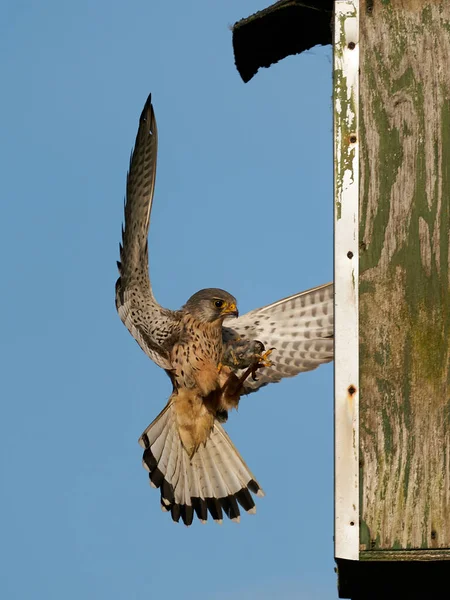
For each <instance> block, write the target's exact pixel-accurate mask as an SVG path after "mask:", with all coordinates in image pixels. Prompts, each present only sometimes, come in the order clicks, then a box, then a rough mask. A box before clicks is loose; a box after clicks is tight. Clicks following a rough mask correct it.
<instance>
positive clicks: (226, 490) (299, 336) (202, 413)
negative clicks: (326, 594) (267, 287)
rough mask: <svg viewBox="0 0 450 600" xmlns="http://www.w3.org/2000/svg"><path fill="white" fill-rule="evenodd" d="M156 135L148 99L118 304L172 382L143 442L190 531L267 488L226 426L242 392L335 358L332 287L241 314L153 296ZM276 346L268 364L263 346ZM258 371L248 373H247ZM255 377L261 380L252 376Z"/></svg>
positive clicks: (203, 299) (215, 295) (159, 483)
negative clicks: (166, 304) (170, 305)
mask: <svg viewBox="0 0 450 600" xmlns="http://www.w3.org/2000/svg"><path fill="white" fill-rule="evenodd" d="M157 145H158V132H157V127H156V120H155V114H154V110H153V106H152V104H151V98H150V97H149V98H148V100H147V102H146V104H145V106H144V109H143V111H142V114H141V118H140V122H139V128H138V133H137V136H136V142H135V147H134V151H133V153H132V155H131V161H130V168H129V173H128V177H127V188H126V201H125V225H124V227H123V229H122V244H121V246H120V262H118V268H119V275H120V276H119V279H118V280H117V283H116V307H117V311H118V313H119V316H120V318H121V320H122V321H123V323H124V324H125V326H126V327H127V328H128V330H129V331H130V333H131V335H132V336H133V337H134V338H135V339H136V341H137V342H138V344H139V345H140V347H141V348H142V349H143V350H144V352H145V353H146V354H147V355H148V356H149V357H150V358H151V359H152V360H153V361H154V362H155V363H156V364H157V365H159V366H160V367H161V368H163V369H165V370H166V372H167V374H168V375H169V377H170V380H171V382H172V393H171V396H170V398H169V401H168V403H167V405H166V407H165V408H164V410H163V411H162V412H161V413H160V414H159V415H158V417H157V418H156V419H155V420H154V421H153V422H152V423H151V424H150V425H149V426H148V427H147V429H146V430H145V431H144V433H143V434H142V435H141V437H140V438H139V443H140V445H141V446H142V447H143V449H144V454H143V464H144V466H145V468H146V469H147V470H148V471H149V477H150V483H151V484H152V486H154V487H157V488H159V489H160V492H161V507H162V509H163V510H164V511H169V512H170V513H171V515H172V519H173V520H175V521H178V520H179V519H182V521H183V522H184V523H185V524H186V525H190V524H191V522H192V520H193V517H194V514H196V515H197V517H198V518H199V519H200V520H201V521H206V520H207V517H208V514H209V515H210V516H211V517H212V518H213V519H214V520H215V521H219V522H220V521H221V520H222V518H223V514H225V515H226V516H228V517H229V518H230V519H232V520H239V515H240V509H239V506H240V507H241V508H243V509H244V510H246V511H247V512H249V513H253V512H255V511H256V507H255V503H254V500H253V497H252V494H255V495H257V496H262V495H263V491H262V489H261V487H260V485H259V484H258V483H257V481H256V479H255V477H254V476H253V474H252V473H251V471H250V470H249V468H248V467H247V465H246V464H245V462H244V461H243V459H242V458H241V456H240V455H239V453H238V451H237V450H236V448H235V447H234V445H233V443H232V442H231V440H230V439H229V437H228V436H227V434H226V433H225V431H224V429H223V427H222V425H221V422H223V421H225V420H226V417H227V412H228V411H229V410H230V409H232V408H235V407H237V405H238V403H239V400H240V398H241V396H242V394H243V393H250V392H253V391H256V390H257V389H258V388H259V387H261V386H263V385H267V384H268V383H270V382H276V381H279V380H280V379H281V378H283V377H291V376H293V375H296V374H297V373H300V372H302V371H308V370H311V369H314V368H316V367H317V366H318V365H320V364H322V363H326V362H329V361H330V360H332V356H333V340H332V335H333V312H332V295H333V288H332V285H331V284H328V285H325V286H321V287H319V288H315V289H313V290H309V291H307V292H302V293H300V294H296V295H294V296H291V297H290V298H286V299H284V300H280V301H279V302H276V303H274V304H272V305H269V306H266V307H264V308H261V309H257V310H254V311H251V312H250V313H247V314H245V315H243V316H241V317H238V311H237V307H236V299H235V298H234V297H233V296H232V295H231V294H229V293H228V292H226V291H224V290H221V289H219V288H207V289H204V290H200V291H199V292H197V293H196V294H194V295H193V296H191V298H189V300H188V301H187V302H186V304H185V305H184V306H183V307H181V308H180V309H179V310H176V311H172V310H168V309H166V308H163V307H162V306H161V305H160V304H158V302H157V301H156V300H155V297H154V295H153V291H152V288H151V284H150V278H149V273H148V243H147V238H148V230H149V224H150V213H151V208H152V202H153V196H154V190H155V177H156V158H157ZM271 348H274V350H273V351H272V354H271V355H270V358H269V359H267V356H265V355H264V350H270V349H271ZM250 374H252V376H251V377H250V376H249V375H250ZM255 374H256V375H255Z"/></svg>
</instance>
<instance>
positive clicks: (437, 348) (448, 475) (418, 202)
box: [359, 0, 450, 554]
mask: <svg viewBox="0 0 450 600" xmlns="http://www.w3.org/2000/svg"><path fill="white" fill-rule="evenodd" d="M360 129H361V149H360V153H361V154H360V156H361V158H360V168H361V175H360V177H361V179H360V239H359V244H360V288H359V291H360V448H361V460H362V468H361V480H360V489H361V519H362V521H361V550H362V551H365V550H380V549H383V550H384V549H386V550H388V549H393V550H395V549H413V548H423V549H426V548H430V549H432V548H445V547H447V548H448V547H450V300H449V299H450V286H449V282H450V272H449V267H450V243H449V237H450V209H449V204H450V2H448V0H362V6H361V74H360ZM362 554H364V552H363V553H362Z"/></svg>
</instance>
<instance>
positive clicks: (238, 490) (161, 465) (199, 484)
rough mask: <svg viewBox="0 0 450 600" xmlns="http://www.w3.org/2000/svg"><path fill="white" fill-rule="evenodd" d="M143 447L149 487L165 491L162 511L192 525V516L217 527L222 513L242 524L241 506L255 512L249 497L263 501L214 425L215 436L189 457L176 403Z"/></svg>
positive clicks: (150, 431)
mask: <svg viewBox="0 0 450 600" xmlns="http://www.w3.org/2000/svg"><path fill="white" fill-rule="evenodd" d="M139 444H140V445H141V446H142V447H143V448H144V454H143V457H142V462H143V466H144V467H145V468H146V469H147V471H149V478H150V484H151V485H152V486H153V487H157V488H159V489H160V492H161V508H162V509H163V510H164V511H166V512H169V511H170V513H171V516H172V519H173V520H174V521H179V520H180V519H181V520H182V521H183V522H184V523H185V525H191V523H192V521H193V519H194V515H196V516H197V518H198V519H199V520H200V521H201V522H203V523H204V522H206V520H207V518H208V513H209V514H210V515H211V517H212V518H213V519H214V521H216V522H218V523H222V520H223V514H225V515H226V516H227V517H228V518H230V519H231V520H232V521H236V522H238V521H239V519H240V509H239V506H241V507H242V508H243V509H244V510H245V511H247V512H248V513H250V514H254V513H255V512H256V506H255V502H254V500H253V497H252V495H251V493H250V492H252V493H253V494H255V495H257V496H264V492H263V490H262V489H261V487H260V486H259V484H258V483H257V482H256V480H255V478H254V476H253V474H252V473H251V471H250V470H249V468H248V467H247V465H246V464H245V462H244V461H243V459H242V457H241V456H240V454H239V452H238V451H237V450H236V448H235V446H234V445H233V443H232V441H231V440H230V438H229V437H228V435H227V434H226V432H225V430H224V429H223V427H222V426H221V425H220V424H219V423H217V422H215V423H214V427H213V429H212V431H211V435H210V437H209V438H208V440H207V441H206V443H205V444H201V445H200V446H199V447H198V449H197V450H196V452H195V453H194V455H193V456H192V457H191V458H190V457H189V455H188V453H187V451H186V450H185V448H184V446H183V444H182V442H181V438H180V435H179V433H178V429H177V419H176V416H175V411H174V408H173V403H172V402H169V404H168V405H167V406H166V408H165V409H164V410H163V411H162V412H161V413H160V414H159V415H158V417H156V419H155V420H154V421H153V423H151V425H149V426H148V427H147V429H146V430H145V431H144V433H143V434H142V435H141V437H140V438H139Z"/></svg>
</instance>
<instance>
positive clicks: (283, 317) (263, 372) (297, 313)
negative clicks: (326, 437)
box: [223, 283, 333, 394]
mask: <svg viewBox="0 0 450 600" xmlns="http://www.w3.org/2000/svg"><path fill="white" fill-rule="evenodd" d="M230 325H232V326H228V322H227V321H225V326H224V336H223V337H224V344H225V349H226V348H227V346H229V345H230V344H233V341H234V343H235V341H236V340H238V339H241V340H259V341H261V342H262V343H263V344H264V345H265V347H266V350H268V349H269V348H275V350H273V352H272V354H271V355H270V360H271V361H272V363H273V365H272V366H271V367H265V368H263V369H260V370H258V372H257V374H256V377H257V381H253V380H252V378H251V377H249V378H248V379H247V380H246V382H245V385H244V390H245V393H247V394H249V393H250V392H254V391H256V390H258V389H259V388H260V387H262V386H264V385H267V384H268V383H275V382H278V381H280V380H281V379H283V377H293V376H294V375H297V374H298V373H301V372H303V371H311V370H312V369H316V368H317V367H318V366H319V365H321V364H323V363H327V362H330V361H331V360H333V284H332V283H328V284H325V285H322V286H320V287H316V288H313V289H311V290H308V291H306V292H300V293H299V294H295V295H294V296H290V297H289V298H284V299H283V300H279V301H278V302H275V303H274V304H269V305H268V306H264V307H263V308H257V309H255V310H252V311H250V312H248V313H246V314H245V315H242V317H239V318H238V319H236V320H234V321H233V322H231V321H230Z"/></svg>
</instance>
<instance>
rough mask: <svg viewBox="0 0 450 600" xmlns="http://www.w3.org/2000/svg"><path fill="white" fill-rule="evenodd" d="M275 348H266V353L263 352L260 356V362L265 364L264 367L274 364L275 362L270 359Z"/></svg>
mask: <svg viewBox="0 0 450 600" xmlns="http://www.w3.org/2000/svg"><path fill="white" fill-rule="evenodd" d="M274 350H275V348H269V350H266V351H265V352H264V354H261V356H260V358H259V362H260V363H261V364H262V365H263V366H264V367H271V366H272V365H273V362H272V361H271V360H269V356H270V355H271V354H272V352H273V351H274Z"/></svg>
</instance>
